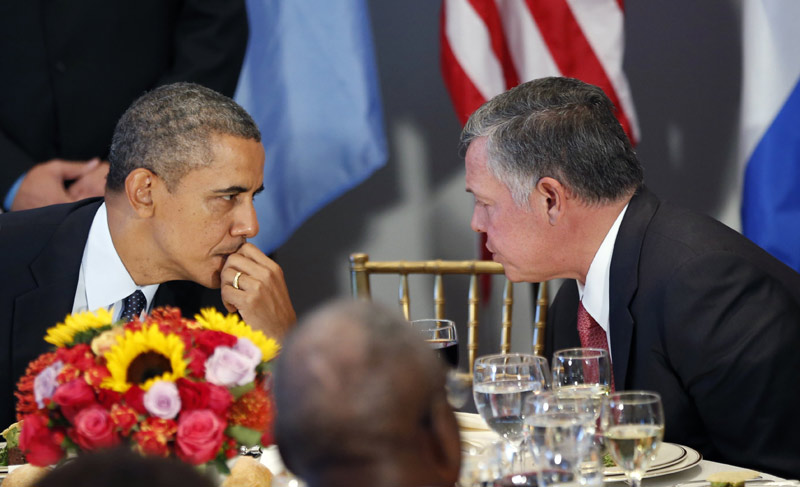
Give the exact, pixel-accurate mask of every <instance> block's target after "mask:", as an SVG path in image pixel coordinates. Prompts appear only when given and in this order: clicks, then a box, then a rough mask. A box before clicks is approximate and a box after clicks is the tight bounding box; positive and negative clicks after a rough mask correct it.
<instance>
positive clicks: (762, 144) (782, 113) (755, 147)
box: [740, 0, 800, 271]
mask: <svg viewBox="0 0 800 487" xmlns="http://www.w3.org/2000/svg"><path fill="white" fill-rule="evenodd" d="M743 13H744V35H743V43H742V44H743V46H744V83H743V97H742V133H741V150H740V152H741V154H742V159H743V161H744V163H745V173H744V174H745V176H744V190H743V193H742V231H743V233H744V234H745V235H746V236H747V237H749V238H750V239H751V240H753V241H754V242H755V243H757V244H758V245H760V246H761V247H762V248H764V249H765V250H767V251H768V252H770V253H771V254H772V255H774V256H775V257H777V258H778V259H780V260H781V261H783V262H784V263H786V264H787V265H789V266H790V267H792V268H794V269H795V270H798V271H800V84H799V82H800V56H798V55H797V48H798V46H800V29H798V27H797V19H798V18H800V2H798V1H796V0H752V1H747V2H744V11H743Z"/></svg>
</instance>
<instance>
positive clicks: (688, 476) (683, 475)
mask: <svg viewBox="0 0 800 487" xmlns="http://www.w3.org/2000/svg"><path fill="white" fill-rule="evenodd" d="M733 470H745V469H743V468H739V467H734V466H732V465H726V464H724V463H717V462H710V461H708V460H702V461H701V462H700V463H698V464H697V465H695V466H694V467H692V468H690V469H688V470H684V471H683V472H678V473H673V474H668V475H662V476H661V477H651V478H649V479H644V480H643V481H642V487H672V486H673V485H676V484H680V483H683V482H690V481H692V480H706V479H707V478H708V476H709V475H710V474H712V473H714V472H730V471H733ZM761 478H764V479H769V480H780V478H779V477H775V476H773V475H769V474H765V473H762V474H761ZM606 485H607V486H609V487H614V486H615V485H619V486H620V487H621V486H623V485H625V484H624V483H619V484H618V483H616V482H615V483H610V484H606Z"/></svg>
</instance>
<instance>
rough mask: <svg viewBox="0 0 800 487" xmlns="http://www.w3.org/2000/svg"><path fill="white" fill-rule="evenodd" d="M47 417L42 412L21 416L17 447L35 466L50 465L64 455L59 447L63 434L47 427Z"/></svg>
mask: <svg viewBox="0 0 800 487" xmlns="http://www.w3.org/2000/svg"><path fill="white" fill-rule="evenodd" d="M47 422H48V420H47V417H46V416H44V415H42V414H29V415H27V416H25V418H23V421H22V432H21V433H20V436H19V447H20V449H21V450H22V452H23V453H24V454H25V459H26V460H28V462H30V463H32V464H34V465H36V466H37V467H45V466H47V465H52V464H54V463H56V462H58V461H59V460H61V458H63V457H64V450H62V449H61V440H63V438H64V437H63V434H62V433H61V432H59V431H58V430H50V429H49V428H48V427H47Z"/></svg>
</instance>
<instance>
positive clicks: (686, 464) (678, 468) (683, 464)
mask: <svg viewBox="0 0 800 487" xmlns="http://www.w3.org/2000/svg"><path fill="white" fill-rule="evenodd" d="M672 444H673V445H677V446H680V447H681V448H684V449H685V450H686V456H685V457H684V459H683V460H682V461H680V462H678V463H677V464H674V465H672V466H671V467H666V468H660V469H653V470H650V469H648V470H647V471H646V472H645V473H644V475H643V476H642V478H643V479H648V478H652V477H661V476H663V475H670V474H673V473H678V472H683V471H684V470H689V469H690V468H692V467H694V466H696V465H697V464H699V463H700V462H702V461H703V454H702V453H700V452H699V451H697V450H695V449H694V448H692V447H690V446H686V445H679V444H678V443H672ZM692 457H694V458H692ZM624 480H625V475H624V474H623V475H610V476H606V475H603V481H604V482H622V481H624Z"/></svg>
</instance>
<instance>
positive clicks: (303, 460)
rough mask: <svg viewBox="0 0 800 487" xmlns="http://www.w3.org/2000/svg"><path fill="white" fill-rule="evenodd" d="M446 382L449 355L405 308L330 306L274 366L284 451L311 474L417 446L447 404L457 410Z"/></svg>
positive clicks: (301, 328)
mask: <svg viewBox="0 0 800 487" xmlns="http://www.w3.org/2000/svg"><path fill="white" fill-rule="evenodd" d="M444 383H445V371H444V366H443V364H442V363H441V361H440V360H439V359H438V357H436V355H435V354H434V353H433V352H432V350H430V348H429V347H428V346H427V344H426V343H425V342H424V341H423V340H422V339H421V338H420V337H419V336H418V335H417V334H416V333H415V332H414V331H413V329H412V328H411V327H410V326H409V324H408V322H406V321H405V320H403V319H402V318H401V317H400V315H399V314H395V313H392V312H389V311H387V310H385V309H383V308H381V307H379V306H376V305H374V304H372V303H368V302H355V301H348V302H338V303H335V304H331V305H328V306H325V307H323V308H321V309H320V310H318V311H317V312H315V313H314V314H312V315H310V316H309V317H308V318H307V319H305V320H304V321H303V322H301V323H300V324H299V325H298V326H297V328H296V330H295V332H294V334H293V335H292V336H291V337H290V338H289V339H288V340H287V342H286V344H285V346H284V349H283V352H282V353H281V357H280V359H279V361H278V365H277V368H276V371H275V394H276V405H277V423H276V439H277V442H278V446H279V448H280V450H281V455H282V456H283V457H284V459H285V460H286V463H287V465H288V466H289V468H291V469H292V470H293V471H294V472H295V473H296V474H298V475H300V476H301V477H303V478H304V479H305V480H307V481H308V480H309V478H308V476H309V475H322V473H323V472H325V471H326V470H328V469H339V468H341V467H342V466H344V465H349V464H360V465H369V464H376V463H380V462H383V461H385V459H386V458H396V459H400V458H403V455H402V454H401V453H400V452H402V451H414V450H417V453H418V451H419V448H421V447H422V446H421V445H419V442H420V440H421V438H423V437H425V435H426V429H430V428H432V425H433V423H434V422H435V421H437V420H436V419H435V418H434V417H433V416H434V415H436V414H439V412H438V410H446V412H447V413H448V414H449V415H450V417H452V411H450V410H449V407H447V404H446V395H445V391H444ZM453 425H455V423H454V422H453ZM452 432H453V434H454V435H455V441H456V445H457V441H458V433H457V430H456V429H453V430H452Z"/></svg>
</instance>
